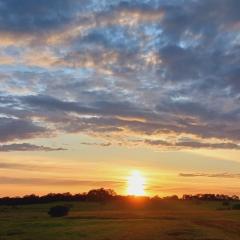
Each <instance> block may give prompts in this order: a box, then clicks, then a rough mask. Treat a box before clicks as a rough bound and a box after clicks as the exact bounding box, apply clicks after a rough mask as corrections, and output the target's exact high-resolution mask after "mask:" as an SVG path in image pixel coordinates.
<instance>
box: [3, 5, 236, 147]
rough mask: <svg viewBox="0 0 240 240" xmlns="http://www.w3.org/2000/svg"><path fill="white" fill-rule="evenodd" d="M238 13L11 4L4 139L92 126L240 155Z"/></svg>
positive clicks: (117, 137)
mask: <svg viewBox="0 0 240 240" xmlns="http://www.w3.org/2000/svg"><path fill="white" fill-rule="evenodd" d="M239 9H240V5H239V1H238V0H229V1H227V0H212V1H207V0H203V1H200V0H199V1H198V0H188V1H183V0H179V1H166V0H159V1H152V0H150V1H140V0H136V1H125V2H122V1H120V0H119V1H118V0H117V1H95V0H90V1H85V0H84V1H80V2H78V1H73V0H60V1H57V0H53V1H46V0H42V1H39V2H38V3H37V5H36V2H35V1H33V0H27V1H23V0H21V1H17V0H10V1H0V16H1V17H0V32H1V36H3V37H2V38H1V40H0V50H1V57H2V58H1V59H2V61H3V62H4V64H3V65H1V66H0V79H1V92H0V118H1V119H0V141H1V142H7V141H15V140H19V139H29V140H30V139H32V138H35V137H46V138H48V137H51V136H53V135H58V134H64V133H76V134H78V133H84V134H88V135H91V136H93V135H98V137H102V138H103V139H106V136H107V135H108V141H109V142H110V141H118V142H119V141H122V143H123V144H131V139H138V140H139V141H142V144H144V143H145V145H146V146H149V147H150V146H154V145H155V146H157V145H158V146H159V147H161V148H164V147H165V148H175V149H184V148H188V149H189V148H192V149H197V148H208V149H236V150H238V149H239V141H240V127H239V124H238V123H239V120H240V108H239V94H240V85H239V81H238V79H239V74H240V70H239V61H240V57H239V56H240V47H239V29H240V24H239V23H240V18H239ZM1 59H0V61H1ZM10 60H11V61H10ZM109 135H111V138H112V139H110V137H109ZM166 135H168V137H169V138H168V137H167V136H166ZM181 138H191V139H193V140H192V141H182V140H181ZM143 139H150V140H151V141H150V142H144V140H143ZM156 139H160V140H156ZM164 139H168V140H166V141H165V140H164ZM169 139H171V141H170V140H169ZM195 139H197V140H195ZM157 141H159V142H157Z"/></svg>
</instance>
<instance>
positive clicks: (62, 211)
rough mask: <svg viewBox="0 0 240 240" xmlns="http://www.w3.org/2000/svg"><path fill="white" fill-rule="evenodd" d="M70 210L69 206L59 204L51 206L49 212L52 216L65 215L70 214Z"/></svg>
mask: <svg viewBox="0 0 240 240" xmlns="http://www.w3.org/2000/svg"><path fill="white" fill-rule="evenodd" d="M69 210H70V208H69V207H67V206H60V205H58V206H54V207H51V208H50V209H49V211H48V214H49V215H50V216H51V217H64V216H67V215H68V212H69Z"/></svg>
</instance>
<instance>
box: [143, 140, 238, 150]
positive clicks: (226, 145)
mask: <svg viewBox="0 0 240 240" xmlns="http://www.w3.org/2000/svg"><path fill="white" fill-rule="evenodd" d="M145 143H146V144H148V145H151V146H157V147H160V148H161V147H169V148H179V149H182V148H183V149H184V148H192V149H200V148H208V149H235V150H239V149H240V145H239V144H235V143H233V142H221V143H209V142H200V141H194V140H187V141H177V142H170V141H163V140H145Z"/></svg>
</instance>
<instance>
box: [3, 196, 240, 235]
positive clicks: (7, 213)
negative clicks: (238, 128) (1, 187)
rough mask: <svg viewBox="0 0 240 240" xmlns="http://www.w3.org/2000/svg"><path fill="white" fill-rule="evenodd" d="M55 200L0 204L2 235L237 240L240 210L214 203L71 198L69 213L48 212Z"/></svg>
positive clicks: (239, 232)
mask: <svg viewBox="0 0 240 240" xmlns="http://www.w3.org/2000/svg"><path fill="white" fill-rule="evenodd" d="M57 204H59V203H53V204H39V205H26V206H17V207H11V206H0V240H37V239H39V240H77V239H78V240H81V239H86V240H110V239H114V240H120V239H121V240H123V239H126V240H140V239H144V240H148V239H151V240H155V239H158V240H239V239H240V211H237V210H224V209H222V205H221V203H217V202H200V203H199V202H187V201H184V202H182V201H175V202H163V203H162V204H161V205H160V206H155V207H153V206H152V207H150V206H143V205H141V204H140V203H132V204H131V206H123V205H119V204H116V203H115V204H114V203H112V204H110V203H109V204H105V205H102V204H98V203H80V202H79V203H70V204H71V205H72V208H71V211H70V214H69V215H68V216H67V217H64V218H51V217H49V216H48V214H47V211H48V209H49V208H50V207H51V206H54V205H57ZM61 204H64V203H61ZM66 204H69V203H66ZM217 209H218V210H217ZM219 209H220V210H219Z"/></svg>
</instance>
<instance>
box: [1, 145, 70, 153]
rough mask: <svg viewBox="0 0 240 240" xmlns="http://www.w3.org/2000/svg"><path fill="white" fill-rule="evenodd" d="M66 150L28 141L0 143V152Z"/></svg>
mask: <svg viewBox="0 0 240 240" xmlns="http://www.w3.org/2000/svg"><path fill="white" fill-rule="evenodd" d="M63 150H66V149H64V148H53V147H46V146H38V145H34V144H30V143H13V144H5V145H0V152H14V151H20V152H22V151H45V152H50V151H63Z"/></svg>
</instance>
